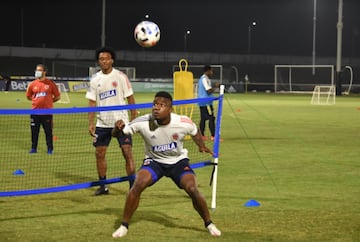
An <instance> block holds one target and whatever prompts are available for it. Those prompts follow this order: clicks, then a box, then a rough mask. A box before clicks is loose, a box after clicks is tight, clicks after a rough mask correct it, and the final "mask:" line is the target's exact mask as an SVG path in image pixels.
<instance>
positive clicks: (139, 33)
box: [134, 21, 160, 48]
mask: <svg viewBox="0 0 360 242" xmlns="http://www.w3.org/2000/svg"><path fill="white" fill-rule="evenodd" d="M134 38H135V40H136V42H137V43H138V44H139V45H140V46H142V47H146V48H149V47H153V46H155V45H156V44H157V43H158V42H159V40H160V28H159V26H158V25H157V24H156V23H154V22H151V21H142V22H140V23H139V24H138V25H136V27H135V30H134Z"/></svg>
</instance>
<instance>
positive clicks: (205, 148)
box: [199, 146, 214, 155]
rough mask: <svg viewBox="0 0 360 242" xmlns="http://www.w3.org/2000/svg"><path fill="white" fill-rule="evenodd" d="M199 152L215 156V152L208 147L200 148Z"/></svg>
mask: <svg viewBox="0 0 360 242" xmlns="http://www.w3.org/2000/svg"><path fill="white" fill-rule="evenodd" d="M199 151H200V152H202V153H209V154H211V155H214V152H213V151H212V150H211V149H209V148H208V147H206V146H200V147H199Z"/></svg>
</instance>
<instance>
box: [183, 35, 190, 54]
mask: <svg viewBox="0 0 360 242" xmlns="http://www.w3.org/2000/svg"><path fill="white" fill-rule="evenodd" d="M190 33H191V32H190V30H189V29H188V30H185V32H184V51H185V52H186V51H187V44H188V43H187V42H188V39H189V37H190Z"/></svg>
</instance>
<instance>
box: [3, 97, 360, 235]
mask: <svg viewBox="0 0 360 242" xmlns="http://www.w3.org/2000/svg"><path fill="white" fill-rule="evenodd" d="M152 98H153V94H137V95H136V99H137V102H138V103H141V102H150V101H152ZM70 99H71V103H70V104H56V107H73V106H78V107H81V106H86V105H87V104H86V100H85V99H84V94H74V93H71V94H70ZM310 99H311V97H310V96H306V95H305V96H300V95H274V94H259V93H258V94H246V95H245V94H226V95H225V99H224V111H223V117H222V129H221V135H222V138H223V139H224V141H223V142H221V147H220V158H219V174H218V193H217V208H216V210H214V211H212V212H211V214H212V217H213V220H214V222H215V223H216V224H217V226H218V227H219V228H220V229H221V230H222V232H223V235H222V237H220V238H212V237H211V236H210V235H209V234H208V233H207V231H206V230H205V229H204V228H203V224H202V221H201V219H200V217H199V216H198V215H197V214H196V212H195V211H194V210H193V208H192V205H191V201H190V200H189V198H188V197H187V196H186V195H185V194H184V192H183V191H181V190H178V189H177V188H176V186H175V185H174V184H173V183H172V182H171V181H170V180H168V179H162V180H161V181H160V182H159V183H158V184H157V185H155V186H153V187H151V188H149V189H148V190H146V191H145V192H144V194H143V196H142V200H141V202H140V206H139V209H138V210H137V212H136V213H135V215H134V217H133V220H132V221H131V224H130V230H129V233H128V235H127V236H126V237H125V238H122V239H119V240H124V241H360V239H359V238H360V202H359V200H360V164H359V157H360V153H359V146H360V134H359V128H360V122H359V118H360V110H359V107H360V102H359V101H360V98H359V97H358V96H342V97H337V100H336V105H330V106H322V105H311V104H310ZM0 103H1V104H0V108H28V107H30V103H29V102H28V101H26V100H25V98H24V93H20V92H15V93H3V92H2V93H0ZM24 125H28V124H27V123H26V122H25V124H24ZM26 128H28V126H26ZM85 128H86V127H85ZM85 130H86V129H85ZM0 132H1V133H2V134H3V132H6V131H5V130H4V128H3V126H2V130H1V131H0ZM28 134H29V131H28V132H26V135H24V138H22V140H23V141H22V140H20V141H18V142H20V146H21V145H22V146H21V148H26V149H27V148H28V147H27V146H26V145H28V142H29V139H30V137H29V135H28ZM2 136H3V135H2ZM41 139H43V138H41ZM1 142H9V141H1ZM1 142H0V144H2V145H4V143H1ZM81 145H83V144H81ZM86 146H87V147H88V146H89V147H88V149H89V151H90V152H89V153H90V157H93V153H92V152H93V149H92V148H91V146H90V145H89V144H86ZM2 147H3V146H2ZM19 149H20V148H19ZM3 152H5V150H3ZM55 152H56V151H55ZM56 154H57V153H55V155H56ZM39 155H40V154H39ZM54 157H55V156H54ZM91 159H92V160H91V162H94V161H93V158H91ZM1 165H2V164H1V161H0V166H1ZM94 169H95V168H94ZM120 169H122V170H123V167H120ZM0 172H1V171H0ZM210 172H211V167H205V168H202V169H197V170H196V173H197V177H198V182H199V187H200V190H201V191H202V193H203V194H204V195H205V196H206V198H207V201H208V205H210V198H211V188H210V187H209V185H208V184H209V174H210ZM25 177H26V176H25ZM35 179H36V178H35ZM62 179H70V178H66V177H62ZM71 179H72V180H74V178H71ZM1 181H2V185H3V186H4V185H6V184H4V183H3V182H4V180H3V179H2V180H1ZM25 181H26V180H25ZM110 189H111V194H110V195H108V196H101V197H94V196H93V195H92V194H93V191H94V188H90V189H83V190H76V191H69V192H62V193H54V194H44V195H36V196H24V197H3V198H0V241H114V240H115V239H112V237H111V233H112V232H113V231H114V230H115V229H116V228H117V227H118V226H119V224H120V220H121V215H122V208H123V205H124V201H125V196H126V192H127V189H128V185H127V184H124V183H118V184H112V185H110ZM250 199H255V200H256V201H258V202H259V203H260V204H261V205H260V206H259V207H246V206H244V204H245V203H246V202H247V201H248V200H250Z"/></svg>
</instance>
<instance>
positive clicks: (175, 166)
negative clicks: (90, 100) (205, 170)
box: [112, 91, 221, 238]
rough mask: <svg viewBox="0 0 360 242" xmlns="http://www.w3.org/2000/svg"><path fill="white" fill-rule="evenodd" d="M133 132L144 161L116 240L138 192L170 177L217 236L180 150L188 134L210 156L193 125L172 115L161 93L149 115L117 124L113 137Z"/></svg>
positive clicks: (168, 101)
mask: <svg viewBox="0 0 360 242" xmlns="http://www.w3.org/2000/svg"><path fill="white" fill-rule="evenodd" d="M135 133H140V134H141V137H142V138H143V139H144V143H145V159H144V160H143V165H142V166H141V168H140V169H139V171H138V172H137V174H136V179H135V183H134V185H133V187H132V188H131V189H130V191H129V193H128V195H127V198H126V202H125V207H124V212H123V217H122V223H121V225H120V227H119V228H118V229H117V230H116V231H115V232H114V233H113V234H112V236H113V237H114V238H118V237H124V236H125V235H126V234H127V232H128V229H129V222H130V219H131V217H132V216H133V214H134V213H135V211H136V209H137V208H138V205H139V202H140V196H141V193H142V192H143V191H144V190H145V189H146V188H147V187H149V186H152V185H154V184H155V183H156V182H158V181H159V180H160V179H161V178H162V177H163V176H166V177H169V178H171V179H172V181H173V182H174V183H175V184H176V185H177V186H178V188H180V189H184V191H185V192H186V193H187V194H188V195H189V197H190V198H191V200H192V204H193V207H194V209H195V210H196V211H197V212H198V214H199V215H200V217H201V218H202V219H203V222H204V225H205V228H206V229H207V230H208V231H209V233H210V234H211V235H212V236H220V235H221V231H220V230H219V229H217V227H216V226H215V224H214V223H213V222H212V220H211V217H210V213H209V209H208V207H207V204H206V200H205V198H204V197H203V195H202V194H201V193H200V192H199V190H198V188H197V183H196V178H195V173H194V171H193V170H192V169H191V167H190V164H189V157H188V152H187V150H186V149H185V148H184V147H183V145H184V138H185V136H186V135H191V136H192V139H193V141H194V142H195V144H196V145H197V146H198V148H199V152H204V153H209V154H213V152H212V151H211V150H210V149H209V148H208V147H206V146H205V144H204V141H203V140H202V137H201V134H200V133H199V131H198V129H197V126H196V124H194V123H193V122H192V120H191V119H190V118H189V117H187V116H184V115H178V114H175V113H172V97H171V95H170V94H169V93H168V92H163V91H161V92H158V93H156V94H155V98H154V101H153V107H152V113H151V114H147V115H143V116H141V117H138V118H136V119H135V120H133V121H132V122H130V123H129V122H126V121H125V120H118V121H116V123H115V128H114V130H113V132H112V135H113V136H115V137H123V136H126V135H132V134H135Z"/></svg>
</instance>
